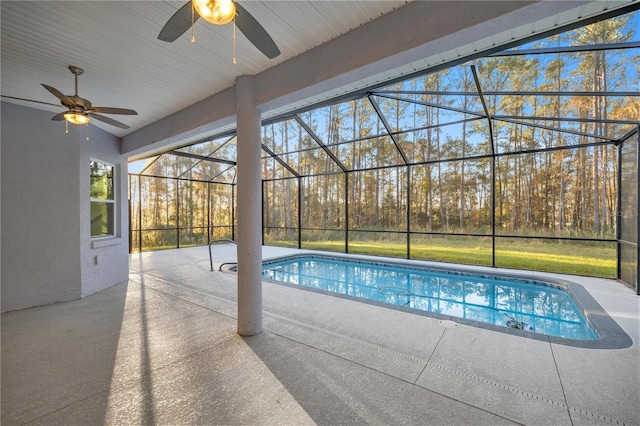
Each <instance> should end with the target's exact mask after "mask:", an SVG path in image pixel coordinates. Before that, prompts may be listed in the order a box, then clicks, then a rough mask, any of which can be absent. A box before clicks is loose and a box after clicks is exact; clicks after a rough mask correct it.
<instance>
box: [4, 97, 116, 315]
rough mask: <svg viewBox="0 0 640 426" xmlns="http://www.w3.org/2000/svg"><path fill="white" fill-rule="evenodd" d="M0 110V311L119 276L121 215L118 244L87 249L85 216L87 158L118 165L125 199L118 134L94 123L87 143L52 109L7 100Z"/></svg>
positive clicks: (84, 290) (81, 131)
mask: <svg viewBox="0 0 640 426" xmlns="http://www.w3.org/2000/svg"><path fill="white" fill-rule="evenodd" d="M1 111H2V122H1V124H2V126H1V128H2V131H1V144H2V149H1V169H0V170H1V179H0V183H1V185H2V189H1V198H2V200H1V210H2V212H1V215H0V220H1V222H2V223H1V238H2V245H1V265H2V266H1V280H2V281H1V288H2V293H1V296H2V298H1V310H2V312H6V311H11V310H16V309H22V308H27V307H31V306H38V305H44V304H49V303H54V302H60V301H67V300H73V299H77V298H80V297H82V296H84V295H87V294H90V293H93V292H95V291H99V290H101V289H104V288H107V287H109V286H111V285H113V284H116V283H118V282H121V281H123V280H125V279H126V277H127V274H128V243H127V242H126V241H127V240H126V238H127V232H126V229H127V227H128V223H127V215H126V214H122V213H121V218H122V221H121V223H120V228H119V229H120V230H123V229H124V230H125V231H124V232H123V234H124V237H123V238H122V240H124V241H122V242H121V243H120V244H118V245H114V246H108V247H104V248H92V241H91V238H90V235H89V226H90V225H89V214H88V212H89V158H90V157H92V158H96V159H103V160H105V161H110V162H112V163H114V164H116V165H117V166H118V169H119V171H120V176H121V182H120V183H121V185H120V191H121V192H120V194H121V195H122V194H124V198H125V200H126V192H124V193H123V192H122V188H123V187H126V186H125V185H126V183H125V182H126V180H125V178H124V177H123V176H125V175H126V159H124V158H123V157H120V156H119V155H118V151H119V143H120V141H119V139H118V138H116V137H114V136H112V135H110V134H108V133H106V132H104V131H102V130H100V129H98V128H96V127H93V126H90V127H89V136H90V139H91V140H90V141H86V140H85V131H86V128H85V127H84V126H81V127H80V126H69V133H68V134H66V133H65V126H64V123H63V122H53V121H51V117H52V116H53V113H51V112H46V111H40V110H36V109H33V108H26V107H22V106H17V105H13V104H7V103H2V104H1ZM122 204H124V206H122V207H123V209H124V211H125V212H126V201H125V202H123V203H121V205H122ZM120 232H122V231H120ZM96 254H97V255H98V256H99V258H98V260H99V261H98V264H97V265H95V264H94V260H93V259H94V256H95V255H96ZM101 260H102V261H101ZM107 268H110V269H107Z"/></svg>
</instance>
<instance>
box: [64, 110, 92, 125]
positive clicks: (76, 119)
mask: <svg viewBox="0 0 640 426" xmlns="http://www.w3.org/2000/svg"><path fill="white" fill-rule="evenodd" d="M64 119H65V120H67V121H68V122H69V123H73V124H87V123H88V122H89V117H88V116H86V115H84V114H78V113H75V112H67V113H65V115H64Z"/></svg>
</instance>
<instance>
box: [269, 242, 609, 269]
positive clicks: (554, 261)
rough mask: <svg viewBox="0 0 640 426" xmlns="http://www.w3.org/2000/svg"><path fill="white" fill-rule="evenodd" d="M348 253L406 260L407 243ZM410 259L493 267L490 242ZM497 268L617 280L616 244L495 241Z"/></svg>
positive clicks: (326, 247)
mask: <svg viewBox="0 0 640 426" xmlns="http://www.w3.org/2000/svg"><path fill="white" fill-rule="evenodd" d="M268 244H269V245H278V246H286V247H292V244H291V242H288V241H269V242H268ZM302 248H305V249H311V250H323V251H333V252H344V241H306V242H303V243H302ZM349 253H353V254H369V255H374V256H387V257H398V258H406V257H407V248H406V243H405V242H397V241H353V242H350V243H349ZM411 258H412V259H420V260H431V261H437V262H450V263H464V264H471V265H489V266H490V265H491V241H490V240H489V239H486V240H482V239H474V240H473V241H470V240H469V239H448V238H447V239H444V238H434V239H433V240H430V241H425V240H423V241H420V242H412V243H411ZM496 266H498V267H505V268H514V269H527V270H535V271H546V272H558V273H563V274H575V275H587V276H594V277H604V278H615V276H616V249H615V244H613V243H605V244H592V243H581V242H572V241H563V242H556V241H544V242H541V241H540V240H516V239H513V240H511V239H500V238H499V239H497V240H496Z"/></svg>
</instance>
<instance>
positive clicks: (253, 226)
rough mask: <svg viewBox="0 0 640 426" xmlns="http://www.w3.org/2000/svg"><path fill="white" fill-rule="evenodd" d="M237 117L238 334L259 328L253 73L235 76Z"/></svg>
mask: <svg viewBox="0 0 640 426" xmlns="http://www.w3.org/2000/svg"><path fill="white" fill-rule="evenodd" d="M236 116H237V121H238V132H237V137H238V141H237V149H238V157H237V158H238V164H237V169H238V209H237V213H238V217H237V220H238V232H237V243H238V334H240V335H241V336H253V335H255V334H258V333H260V332H261V331H262V206H261V203H262V180H261V178H260V170H261V164H260V156H261V152H262V150H261V145H260V113H259V112H258V110H257V108H256V107H255V105H254V96H253V77H251V76H240V77H238V78H237V79H236Z"/></svg>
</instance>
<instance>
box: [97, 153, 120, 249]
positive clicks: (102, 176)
mask: <svg viewBox="0 0 640 426" xmlns="http://www.w3.org/2000/svg"><path fill="white" fill-rule="evenodd" d="M114 190H115V185H114V167H113V166H112V165H109V164H105V163H101V162H99V161H94V160H91V237H106V236H110V235H115V212H116V205H115V204H116V202H115V196H114Z"/></svg>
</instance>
